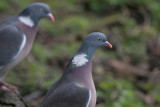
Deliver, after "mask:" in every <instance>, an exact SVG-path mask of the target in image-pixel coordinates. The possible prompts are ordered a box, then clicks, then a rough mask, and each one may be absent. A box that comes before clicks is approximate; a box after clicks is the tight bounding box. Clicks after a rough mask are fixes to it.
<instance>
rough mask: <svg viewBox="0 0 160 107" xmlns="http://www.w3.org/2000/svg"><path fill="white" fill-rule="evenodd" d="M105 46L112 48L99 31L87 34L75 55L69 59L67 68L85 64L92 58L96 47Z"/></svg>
mask: <svg viewBox="0 0 160 107" xmlns="http://www.w3.org/2000/svg"><path fill="white" fill-rule="evenodd" d="M101 46H105V47H110V48H112V45H111V44H110V43H109V42H108V41H107V38H106V36H105V35H104V34H103V33H100V32H93V33H91V34H89V35H88V36H87V37H86V39H85V40H84V42H83V43H82V45H81V47H80V49H79V50H78V52H77V53H76V55H75V56H74V57H73V58H72V59H71V61H70V63H69V64H68V66H67V68H70V67H71V68H74V67H80V66H83V65H85V64H86V63H87V62H88V61H90V60H91V59H92V56H93V54H94V52H95V51H96V49H97V48H98V47H101Z"/></svg>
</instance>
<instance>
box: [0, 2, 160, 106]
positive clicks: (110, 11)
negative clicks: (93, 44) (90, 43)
mask: <svg viewBox="0 0 160 107" xmlns="http://www.w3.org/2000/svg"><path fill="white" fill-rule="evenodd" d="M33 2H44V3H47V4H48V5H49V6H50V7H51V9H52V13H53V15H54V16H55V19H56V21H55V22H54V23H51V22H50V21H49V20H47V19H43V20H41V21H40V24H39V29H38V33H37V36H36V41H35V43H34V45H33V48H32V51H31V53H30V54H29V56H28V57H27V58H25V60H23V61H22V62H21V63H20V64H19V65H18V66H16V67H15V68H14V69H13V70H12V72H10V73H9V74H8V75H7V77H6V78H5V81H7V82H9V83H11V84H13V85H15V86H17V87H18V88H19V90H20V92H21V94H22V96H23V97H24V99H25V100H26V101H27V103H29V104H30V106H31V107H36V106H38V105H39V104H40V102H41V100H42V98H43V97H44V95H45V94H46V92H47V90H48V89H49V88H50V87H51V85H52V84H53V83H54V82H55V81H56V80H57V79H58V78H59V77H60V76H61V74H62V73H63V71H64V69H65V67H66V65H67V63H68V62H69V60H70V59H71V58H72V57H73V55H74V54H75V53H76V51H77V50H78V48H79V46H80V44H81V43H82V41H83V40H84V38H85V37H86V36H87V35H88V34H89V33H91V32H94V31H99V32H103V33H104V34H106V35H107V38H108V41H109V42H110V43H111V44H112V45H113V49H109V48H100V49H98V50H97V51H96V53H95V55H94V60H93V65H94V66H93V77H94V81H95V85H96V89H97V98H98V99H97V107H160V68H159V67H160V60H159V59H160V36H159V34H160V1H159V0H0V20H3V19H5V18H7V17H9V16H12V15H15V14H17V13H19V12H20V11H21V10H22V9H24V7H26V6H27V5H29V4H31V3H33Z"/></svg>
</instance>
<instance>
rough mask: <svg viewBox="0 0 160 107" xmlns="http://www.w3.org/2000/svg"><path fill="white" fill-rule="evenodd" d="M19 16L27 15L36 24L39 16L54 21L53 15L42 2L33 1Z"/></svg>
mask: <svg viewBox="0 0 160 107" xmlns="http://www.w3.org/2000/svg"><path fill="white" fill-rule="evenodd" d="M19 16H24V17H28V16H29V17H30V18H31V19H32V20H33V22H34V24H38V22H39V20H40V19H41V18H49V19H50V20H51V21H54V17H53V15H52V14H51V11H50V8H49V6H48V5H47V4H44V3H33V4H31V5H29V6H27V7H26V8H25V9H24V10H23V11H22V12H21V13H20V14H19Z"/></svg>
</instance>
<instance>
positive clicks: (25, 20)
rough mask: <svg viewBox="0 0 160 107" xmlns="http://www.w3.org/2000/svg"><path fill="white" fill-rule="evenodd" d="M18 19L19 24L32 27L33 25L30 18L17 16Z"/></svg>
mask: <svg viewBox="0 0 160 107" xmlns="http://www.w3.org/2000/svg"><path fill="white" fill-rule="evenodd" d="M18 19H19V20H20V22H21V23H23V24H25V25H27V26H29V27H33V26H34V25H35V23H34V21H33V20H32V19H31V18H30V16H19V17H18Z"/></svg>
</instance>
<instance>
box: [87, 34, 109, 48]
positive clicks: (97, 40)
mask: <svg viewBox="0 0 160 107" xmlns="http://www.w3.org/2000/svg"><path fill="white" fill-rule="evenodd" d="M84 44H86V45H88V46H89V47H95V48H98V47H101V46H108V47H110V48H112V45H111V44H110V43H109V42H108V41H107V38H106V36H105V35H104V34H103V33H100V32H93V33H91V34H89V35H88V37H87V38H86V39H85V40H84Z"/></svg>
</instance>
